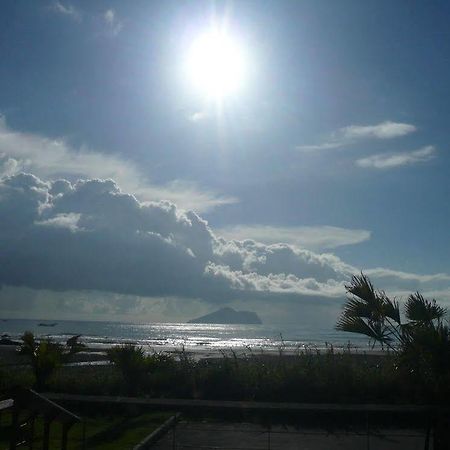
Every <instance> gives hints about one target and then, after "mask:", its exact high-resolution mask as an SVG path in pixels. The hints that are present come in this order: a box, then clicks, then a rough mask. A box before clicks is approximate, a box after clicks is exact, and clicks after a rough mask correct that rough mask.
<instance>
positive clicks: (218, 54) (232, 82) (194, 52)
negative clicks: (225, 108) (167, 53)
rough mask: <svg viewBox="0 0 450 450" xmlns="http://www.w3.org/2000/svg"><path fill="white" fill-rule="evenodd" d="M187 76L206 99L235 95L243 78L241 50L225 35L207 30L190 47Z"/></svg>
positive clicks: (243, 62) (243, 68) (243, 63)
mask: <svg viewBox="0 0 450 450" xmlns="http://www.w3.org/2000/svg"><path fill="white" fill-rule="evenodd" d="M187 70H188V74H189V77H190V78H191V80H192V81H193V83H194V85H195V86H196V87H197V88H198V89H199V90H200V91H202V92H204V93H206V94H207V95H208V96H210V97H213V98H216V99H220V98H223V97H225V96H226V95H229V94H231V93H232V92H235V91H236V90H237V89H238V88H239V87H240V86H241V84H242V82H243V79H244V75H245V61H244V56H243V51H242V48H241V47H240V46H239V44H238V43H237V42H236V41H234V40H233V39H232V38H231V37H230V36H228V35H227V34H226V33H225V32H223V31H219V30H213V31H209V32H207V33H205V34H203V35H201V36H199V37H198V38H197V39H196V40H195V41H194V42H193V44H192V46H191V48H190V51H189V54H188V61H187Z"/></svg>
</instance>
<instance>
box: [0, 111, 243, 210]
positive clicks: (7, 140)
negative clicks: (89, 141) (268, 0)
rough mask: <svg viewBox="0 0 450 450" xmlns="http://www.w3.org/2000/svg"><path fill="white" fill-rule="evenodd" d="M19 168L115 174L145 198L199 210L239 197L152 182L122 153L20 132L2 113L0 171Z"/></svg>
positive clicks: (55, 173) (52, 175)
mask: <svg viewBox="0 0 450 450" xmlns="http://www.w3.org/2000/svg"><path fill="white" fill-rule="evenodd" d="M18 171H27V172H32V173H34V174H36V175H37V176H39V177H41V178H42V179H45V180H52V179H57V178H62V177H66V178H69V179H72V180H74V179H77V178H102V179H106V178H112V179H114V180H115V181H116V182H117V183H118V184H119V185H120V186H121V187H122V188H123V189H125V190H127V191H130V192H133V193H134V194H135V195H136V196H137V197H138V198H139V199H140V200H141V201H154V200H162V199H164V200H170V201H172V202H174V203H176V204H177V205H179V206H180V207H181V208H185V209H194V210H196V211H198V212H203V211H207V210H210V209H212V208H214V207H216V206H221V205H224V204H230V203H235V202H236V201H237V199H236V198H233V197H229V196H224V195H219V194H217V193H215V192H211V191H209V190H207V189H201V188H199V187H198V186H197V185H196V184H195V183H193V182H189V181H186V180H173V181H172V182H170V183H167V184H164V185H155V184H152V183H151V182H150V181H149V180H148V178H147V177H146V176H145V175H144V174H143V173H142V171H141V169H140V168H138V166H137V165H136V164H134V163H133V162H131V161H127V160H124V159H123V158H121V157H120V156H119V155H113V154H105V153H100V152H96V151H92V150H89V149H87V148H80V149H75V148H73V147H71V146H70V145H68V144H67V143H66V142H65V141H64V140H62V139H49V138H46V137H42V136H39V135H36V134H30V133H23V132H18V131H15V130H12V129H11V128H9V127H8V126H7V124H6V121H5V118H4V117H1V116H0V175H1V174H2V173H3V174H9V175H11V174H13V173H15V172H18Z"/></svg>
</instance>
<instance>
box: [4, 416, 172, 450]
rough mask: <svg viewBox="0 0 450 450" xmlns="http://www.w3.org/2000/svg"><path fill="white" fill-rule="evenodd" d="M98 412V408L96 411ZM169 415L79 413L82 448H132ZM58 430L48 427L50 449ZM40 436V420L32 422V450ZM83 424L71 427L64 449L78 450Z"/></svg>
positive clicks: (56, 449) (6, 425)
mask: <svg viewBox="0 0 450 450" xmlns="http://www.w3.org/2000/svg"><path fill="white" fill-rule="evenodd" d="M96 409H98V408H96ZM171 415H172V414H171V413H145V414H129V413H128V414H127V413H125V412H122V413H119V411H117V412H113V413H111V412H109V413H105V412H102V411H98V412H97V413H96V414H95V415H92V413H91V414H87V415H86V414H83V417H84V419H85V429H86V448H89V449H92V450H100V449H101V450H115V449H117V450H119V449H120V450H122V449H126V448H133V446H134V445H136V444H138V443H139V442H140V441H141V440H142V439H143V438H144V437H145V436H147V435H148V434H150V433H151V432H152V431H153V430H154V429H156V428H157V427H158V426H160V425H161V424H162V423H163V422H164V421H165V420H167V419H168V418H169V417H170V416H171ZM10 423H11V418H10V415H9V414H3V415H2V420H1V423H0V448H7V444H8V442H9V433H10V429H9V425H10ZM61 435H62V428H61V425H60V424H59V423H57V422H54V423H53V424H52V426H51V434H50V450H59V449H60V448H61ZM42 436H43V421H42V419H37V420H36V423H35V441H34V446H35V448H41V446H42ZM82 437H83V425H82V424H75V425H74V426H73V427H72V429H71V430H70V432H69V442H68V444H69V445H68V449H69V450H71V449H73V450H75V449H77V450H78V449H79V448H81V447H80V446H81V442H82Z"/></svg>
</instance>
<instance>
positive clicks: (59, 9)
mask: <svg viewBox="0 0 450 450" xmlns="http://www.w3.org/2000/svg"><path fill="white" fill-rule="evenodd" d="M51 9H52V11H54V12H56V13H57V14H60V15H62V16H66V17H68V18H70V19H72V20H75V21H77V22H79V21H81V13H80V11H78V9H76V8H75V7H74V6H73V5H71V4H69V3H61V2H60V1H55V2H53V4H52V6H51Z"/></svg>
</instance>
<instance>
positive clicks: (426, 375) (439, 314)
mask: <svg viewBox="0 0 450 450" xmlns="http://www.w3.org/2000/svg"><path fill="white" fill-rule="evenodd" d="M346 290H347V293H348V294H350V296H349V298H348V299H347V303H346V304H345V305H344V310H343V312H342V314H341V316H340V317H339V319H338V321H337V324H336V329H337V330H341V331H348V332H351V333H359V334H364V335H366V336H368V337H369V338H370V340H371V341H372V343H373V345H375V343H376V342H378V343H380V344H381V346H382V347H383V348H384V347H387V348H389V349H390V350H392V351H394V352H395V353H397V354H398V355H400V356H401V358H402V361H403V362H404V363H405V364H406V365H407V367H409V369H410V371H411V372H414V373H415V374H416V375H418V376H419V378H421V379H422V381H424V382H430V381H433V382H438V378H439V379H440V378H441V376H442V375H445V374H448V373H449V372H450V330H449V327H448V325H447V323H446V321H445V316H446V314H447V310H446V308H443V307H442V306H440V305H438V304H437V303H436V301H435V300H427V299H425V298H424V297H423V296H422V295H421V294H420V293H418V292H416V293H414V294H411V295H410V296H409V297H408V299H407V300H406V302H405V304H404V316H405V319H406V321H405V322H402V319H401V314H400V307H399V304H398V302H397V301H396V300H391V299H389V297H388V296H387V295H386V293H385V292H384V291H377V290H375V289H374V287H373V285H372V283H371V282H370V280H369V278H368V277H367V276H366V275H364V274H363V273H361V274H360V275H355V276H353V277H352V279H351V282H350V283H349V284H348V285H346Z"/></svg>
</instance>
